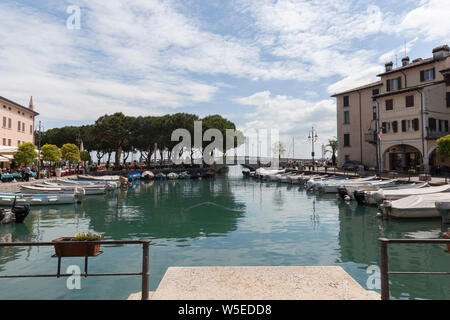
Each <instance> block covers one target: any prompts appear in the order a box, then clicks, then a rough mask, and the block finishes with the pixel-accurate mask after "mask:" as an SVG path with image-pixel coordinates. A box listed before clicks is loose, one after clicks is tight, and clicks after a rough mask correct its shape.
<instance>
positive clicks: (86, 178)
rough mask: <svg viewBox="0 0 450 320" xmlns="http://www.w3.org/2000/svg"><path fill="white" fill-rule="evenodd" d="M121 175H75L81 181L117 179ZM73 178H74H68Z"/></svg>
mask: <svg viewBox="0 0 450 320" xmlns="http://www.w3.org/2000/svg"><path fill="white" fill-rule="evenodd" d="M120 177H121V176H90V175H77V178H78V180H81V181H102V182H105V181H116V182H117V181H119V180H120ZM70 180H74V179H70Z"/></svg>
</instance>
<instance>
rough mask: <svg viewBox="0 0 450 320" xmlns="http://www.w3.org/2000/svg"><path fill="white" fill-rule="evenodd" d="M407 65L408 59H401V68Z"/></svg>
mask: <svg viewBox="0 0 450 320" xmlns="http://www.w3.org/2000/svg"><path fill="white" fill-rule="evenodd" d="M408 64H409V57H404V58H403V59H402V66H407V65H408Z"/></svg>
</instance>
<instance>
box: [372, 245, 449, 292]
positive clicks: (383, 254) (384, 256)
mask: <svg viewBox="0 0 450 320" xmlns="http://www.w3.org/2000/svg"><path fill="white" fill-rule="evenodd" d="M378 241H379V242H380V276H381V300H389V299H390V294H389V275H391V274H399V275H439V276H442V275H450V272H447V271H441V272H431V271H419V272H406V271H403V272H400V271H389V254H388V246H389V245H390V244H447V245H449V244H450V239H386V238H379V239H378Z"/></svg>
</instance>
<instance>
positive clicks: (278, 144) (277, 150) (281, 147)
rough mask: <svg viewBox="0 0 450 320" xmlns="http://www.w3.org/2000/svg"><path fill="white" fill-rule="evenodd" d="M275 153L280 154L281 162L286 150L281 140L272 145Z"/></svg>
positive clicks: (279, 159) (279, 160)
mask: <svg viewBox="0 0 450 320" xmlns="http://www.w3.org/2000/svg"><path fill="white" fill-rule="evenodd" d="M272 150H273V153H275V154H277V155H278V163H280V162H281V155H282V154H284V153H285V152H286V148H285V147H284V145H283V144H282V143H281V142H275V143H274V144H273V147H272Z"/></svg>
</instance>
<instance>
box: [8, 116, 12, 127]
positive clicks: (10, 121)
mask: <svg viewBox="0 0 450 320" xmlns="http://www.w3.org/2000/svg"><path fill="white" fill-rule="evenodd" d="M11 128H12V120H11V118H8V129H11Z"/></svg>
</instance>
